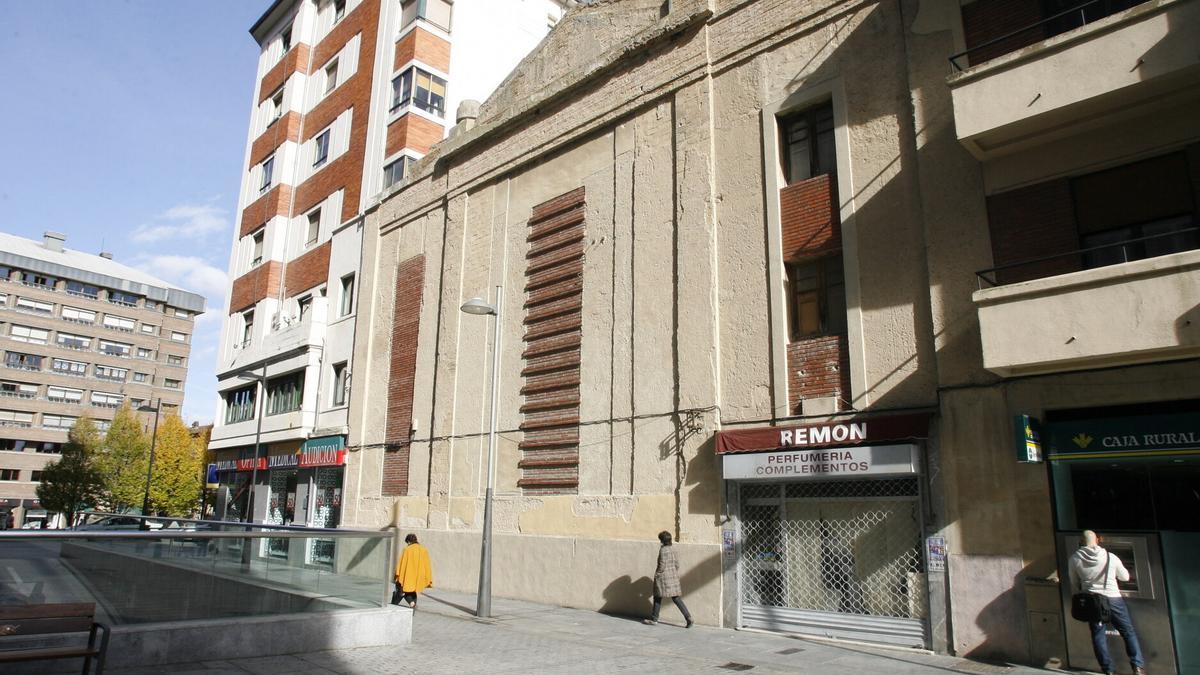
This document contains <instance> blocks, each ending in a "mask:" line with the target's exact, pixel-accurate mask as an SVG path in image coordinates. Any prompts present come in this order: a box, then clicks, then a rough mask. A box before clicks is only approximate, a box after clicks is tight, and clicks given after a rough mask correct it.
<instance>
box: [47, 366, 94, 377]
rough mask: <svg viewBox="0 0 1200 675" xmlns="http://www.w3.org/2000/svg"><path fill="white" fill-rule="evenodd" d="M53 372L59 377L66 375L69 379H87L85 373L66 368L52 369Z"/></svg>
mask: <svg viewBox="0 0 1200 675" xmlns="http://www.w3.org/2000/svg"><path fill="white" fill-rule="evenodd" d="M51 370H52V371H53V372H54V373H55V374H57V375H66V376H67V377H87V375H85V374H84V373H81V372H79V371H76V370H67V369H66V368H52V369H51Z"/></svg>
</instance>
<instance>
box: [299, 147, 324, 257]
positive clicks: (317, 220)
mask: <svg viewBox="0 0 1200 675" xmlns="http://www.w3.org/2000/svg"><path fill="white" fill-rule="evenodd" d="M327 133H328V132H327ZM320 237H321V209H317V210H316V211H313V212H312V213H310V214H308V234H307V235H305V237H304V245H305V246H312V245H313V244H315V243H317V239H319V238H320Z"/></svg>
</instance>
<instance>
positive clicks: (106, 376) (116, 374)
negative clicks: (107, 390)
mask: <svg viewBox="0 0 1200 675" xmlns="http://www.w3.org/2000/svg"><path fill="white" fill-rule="evenodd" d="M128 373H129V371H128V370H127V369H125V368H113V367H112V366H96V377H98V378H100V379H101V380H108V381H110V382H124V381H125V376H126V375H127V374H128Z"/></svg>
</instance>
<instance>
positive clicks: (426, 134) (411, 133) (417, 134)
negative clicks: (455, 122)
mask: <svg viewBox="0 0 1200 675" xmlns="http://www.w3.org/2000/svg"><path fill="white" fill-rule="evenodd" d="M444 134H445V131H444V127H443V126H442V125H440V124H438V123H437V122H432V121H430V120H427V119H425V118H424V117H421V116H420V115H414V114H413V113H408V114H407V115H402V116H401V117H400V119H398V120H396V121H395V122H392V123H391V124H389V125H388V130H387V146H386V149H385V150H384V156H386V157H391V156H392V155H394V154H396V153H397V152H400V151H401V150H403V149H404V148H412V149H413V150H416V151H417V152H419V153H421V154H425V153H427V152H429V149H430V148H432V147H433V145H434V143H437V142H438V141H440V140H442V136H443V135H444Z"/></svg>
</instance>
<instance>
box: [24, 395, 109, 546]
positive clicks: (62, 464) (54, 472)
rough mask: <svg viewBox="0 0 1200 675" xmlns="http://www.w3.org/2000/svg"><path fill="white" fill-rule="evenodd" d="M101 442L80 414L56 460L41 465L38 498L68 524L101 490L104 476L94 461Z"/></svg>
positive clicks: (68, 525) (93, 425) (90, 503)
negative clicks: (59, 514)
mask: <svg viewBox="0 0 1200 675" xmlns="http://www.w3.org/2000/svg"><path fill="white" fill-rule="evenodd" d="M100 443H101V440H100V432H99V430H97V429H96V425H95V424H94V423H93V422H92V420H91V418H90V417H88V416H87V415H83V416H82V417H80V418H79V419H78V420H76V421H75V424H74V425H72V427H71V431H70V432H69V433H68V435H67V442H66V443H65V444H64V445H63V448H62V456H61V457H60V458H59V460H58V461H57V462H51V463H50V464H47V465H46V468H45V469H42V482H41V484H39V485H38V487H37V497H38V501H40V502H41V503H42V506H44V507H45V508H46V509H48V510H50V511H56V512H58V513H61V514H63V515H64V516H65V517H66V520H67V527H71V526H73V525H74V524H75V515H76V514H77V513H79V512H80V511H82V510H83V509H86V508H89V507H92V506H94V505H95V504H96V502H97V500H98V499H99V498H100V496H101V494H102V492H103V489H104V478H103V476H102V475H101V473H100V470H99V469H98V468H96V465H95V459H96V453H97V451H98V449H99V447H100Z"/></svg>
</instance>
